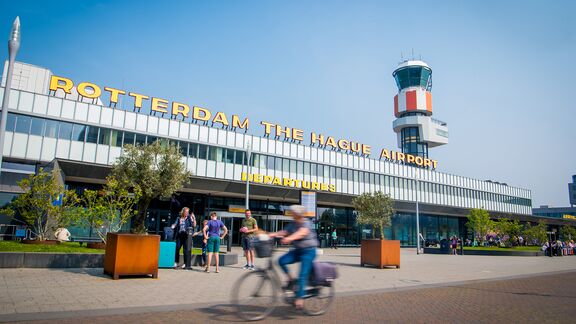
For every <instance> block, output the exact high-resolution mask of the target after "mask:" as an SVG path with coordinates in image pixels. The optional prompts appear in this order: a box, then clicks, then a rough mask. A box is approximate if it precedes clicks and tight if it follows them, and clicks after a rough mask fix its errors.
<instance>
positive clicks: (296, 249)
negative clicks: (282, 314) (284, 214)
mask: <svg viewBox="0 0 576 324" xmlns="http://www.w3.org/2000/svg"><path fill="white" fill-rule="evenodd" d="M290 211H291V213H292V217H293V218H294V220H293V221H292V222H291V223H289V224H288V225H287V226H286V227H285V228H284V229H283V230H281V231H278V232H275V233H270V234H269V236H270V237H282V240H281V243H282V244H292V246H293V248H292V249H290V251H288V253H286V254H284V255H283V256H281V257H280V259H279V260H278V263H279V264H280V267H281V268H282V270H283V271H284V273H286V275H287V276H288V279H289V282H290V283H293V282H294V278H293V277H292V276H291V275H290V271H289V270H288V265H289V264H293V263H296V262H301V265H300V274H299V275H298V281H297V285H298V287H297V290H296V299H295V300H294V306H295V307H296V308H302V306H303V303H304V301H303V299H302V298H303V297H304V291H305V289H306V285H307V284H308V277H309V276H310V271H311V270H312V263H313V261H314V259H315V258H316V247H317V246H318V241H317V240H316V233H315V231H314V229H313V228H312V222H311V221H310V220H308V219H307V218H306V217H305V216H304V213H305V208H304V206H301V205H292V206H290Z"/></svg>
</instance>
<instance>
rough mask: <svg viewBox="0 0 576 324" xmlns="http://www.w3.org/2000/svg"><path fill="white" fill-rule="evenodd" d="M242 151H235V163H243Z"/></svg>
mask: <svg viewBox="0 0 576 324" xmlns="http://www.w3.org/2000/svg"><path fill="white" fill-rule="evenodd" d="M244 154H245V153H244V151H236V164H238V165H243V164H244Z"/></svg>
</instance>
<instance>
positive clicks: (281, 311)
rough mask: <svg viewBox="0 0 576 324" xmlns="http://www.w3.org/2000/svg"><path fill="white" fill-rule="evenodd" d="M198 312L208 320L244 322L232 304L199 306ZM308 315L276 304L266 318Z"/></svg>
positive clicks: (288, 318) (274, 318) (287, 318)
mask: <svg viewBox="0 0 576 324" xmlns="http://www.w3.org/2000/svg"><path fill="white" fill-rule="evenodd" d="M197 311H198V312H200V313H204V314H206V315H208V316H210V320H213V321H218V322H245V321H244V320H243V319H242V318H241V317H240V316H239V315H238V312H237V311H236V308H235V306H234V305H231V304H220V305H214V306H213V307H209V308H200V309H198V310H197ZM303 316H305V317H308V316H306V315H304V314H302V312H300V311H298V310H296V309H294V307H292V306H287V305H283V306H278V307H276V308H275V309H274V311H273V312H272V314H270V315H269V316H268V317H267V318H266V319H268V320H294V319H298V318H301V317H303Z"/></svg>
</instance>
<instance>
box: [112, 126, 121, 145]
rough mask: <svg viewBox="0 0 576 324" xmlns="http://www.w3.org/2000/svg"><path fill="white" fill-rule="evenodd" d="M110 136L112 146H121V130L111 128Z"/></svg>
mask: <svg viewBox="0 0 576 324" xmlns="http://www.w3.org/2000/svg"><path fill="white" fill-rule="evenodd" d="M110 138H111V143H112V146H116V147H122V132H121V131H117V130H112V131H111V135H110Z"/></svg>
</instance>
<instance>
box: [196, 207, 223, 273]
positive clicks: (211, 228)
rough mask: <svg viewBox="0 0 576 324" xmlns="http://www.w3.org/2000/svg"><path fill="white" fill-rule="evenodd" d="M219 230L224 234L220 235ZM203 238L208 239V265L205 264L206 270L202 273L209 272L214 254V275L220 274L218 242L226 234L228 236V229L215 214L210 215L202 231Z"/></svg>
mask: <svg viewBox="0 0 576 324" xmlns="http://www.w3.org/2000/svg"><path fill="white" fill-rule="evenodd" d="M220 230H223V231H224V232H223V233H222V234H220ZM202 231H203V234H204V237H208V239H205V240H206V244H207V252H208V263H206V268H205V269H204V272H210V265H211V264H212V256H213V255H214V254H216V273H219V272H220V260H219V259H220V256H219V253H220V240H221V239H223V238H224V237H225V236H226V234H228V228H226V226H225V225H224V223H222V221H221V220H219V219H218V216H217V215H216V212H212V213H210V220H209V221H208V223H207V224H206V225H205V226H204V228H203V229H202Z"/></svg>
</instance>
